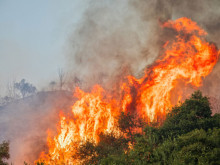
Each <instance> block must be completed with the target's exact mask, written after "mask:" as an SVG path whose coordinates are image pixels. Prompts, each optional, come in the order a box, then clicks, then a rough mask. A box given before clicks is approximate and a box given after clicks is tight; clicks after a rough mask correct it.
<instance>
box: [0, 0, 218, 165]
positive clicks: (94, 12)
mask: <svg viewBox="0 0 220 165" xmlns="http://www.w3.org/2000/svg"><path fill="white" fill-rule="evenodd" d="M88 6H89V7H88V9H87V10H86V11H85V13H84V15H83V17H82V19H81V21H80V22H79V23H78V24H77V28H76V30H75V31H73V32H72V35H70V36H69V40H68V43H67V46H66V52H65V54H66V55H65V56H66V59H67V66H66V67H67V70H68V72H69V73H70V75H71V76H70V77H71V78H73V79H74V80H77V81H78V80H79V81H80V82H81V83H82V87H83V88H85V89H87V88H90V87H91V86H93V85H94V84H96V83H99V84H101V85H102V86H104V87H105V88H111V87H112V84H113V83H115V81H117V80H118V79H119V78H121V77H123V76H126V75H129V74H132V75H134V76H136V77H141V76H142V74H143V72H144V70H145V68H146V67H147V66H148V65H150V64H152V62H153V61H154V60H155V59H156V58H157V57H158V55H159V54H160V53H161V46H162V45H163V44H164V43H165V41H166V40H167V39H169V38H170V36H172V33H170V32H169V31H162V29H161V27H160V23H161V22H163V21H166V20H168V19H177V18H180V17H188V18H190V19H192V20H193V21H195V22H197V23H198V25H199V26H201V27H202V28H203V29H205V30H206V31H207V32H208V36H207V38H208V40H209V41H212V42H214V43H215V44H216V45H217V46H218V47H219V46H220V37H219V36H220V28H219V27H220V22H219V20H220V10H219V9H220V1H219V0H193V1H192V0H184V1H183V0H166V1H165V0H145V1H144V0H120V1H118V0H105V1H99V0H91V1H90V3H89V5H88ZM71 78H70V79H71ZM219 82H220V63H218V64H217V65H216V66H215V67H214V69H213V72H212V73H211V74H210V75H209V76H207V78H206V79H205V80H204V86H203V87H202V90H203V91H204V92H205V93H206V94H209V95H212V96H215V97H217V98H219V93H220V87H219V84H218V83H219ZM73 86H74V85H73ZM40 98H41V99H40ZM42 98H43V99H42ZM71 99H72V98H71V97H69V96H68V97H67V96H63V95H60V94H59V95H58V96H55V95H54V94H50V95H49V96H48V94H43V96H39V95H38V96H35V97H34V98H32V99H28V100H26V99H24V100H21V102H19V103H17V102H16V103H13V104H11V105H9V106H7V107H4V108H3V109H0V113H1V115H0V129H1V130H0V132H1V136H0V140H1V141H2V140H10V147H11V150H10V153H11V161H12V162H19V163H15V164H22V163H23V161H24V160H26V161H30V162H31V161H34V160H35V159H36V158H37V156H38V155H37V154H39V152H40V151H42V148H45V146H44V145H42V143H43V144H45V143H46V142H45V141H46V136H47V133H46V131H47V129H48V128H50V129H54V130H55V129H56V128H54V127H55V126H56V123H57V121H58V118H59V115H58V114H59V110H60V109H63V110H64V109H67V110H69V109H68V107H70V105H71V104H72V101H70V100H71ZM64 105H65V106H66V107H64ZM38 144H40V145H38ZM36 153H37V154H36Z"/></svg>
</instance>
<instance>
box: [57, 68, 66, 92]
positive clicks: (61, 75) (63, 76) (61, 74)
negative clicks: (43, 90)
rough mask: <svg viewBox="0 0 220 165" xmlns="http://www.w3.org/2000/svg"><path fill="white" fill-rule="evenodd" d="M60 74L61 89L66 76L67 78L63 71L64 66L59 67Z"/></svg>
mask: <svg viewBox="0 0 220 165" xmlns="http://www.w3.org/2000/svg"><path fill="white" fill-rule="evenodd" d="M58 76H59V86H60V90H62V88H63V85H64V83H65V82H64V78H65V73H64V71H63V69H62V68H59V69H58Z"/></svg>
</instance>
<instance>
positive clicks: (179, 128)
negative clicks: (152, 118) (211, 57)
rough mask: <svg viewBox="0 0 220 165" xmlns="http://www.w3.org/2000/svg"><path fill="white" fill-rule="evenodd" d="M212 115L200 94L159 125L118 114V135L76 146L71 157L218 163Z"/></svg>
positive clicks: (218, 122) (138, 163)
mask: <svg viewBox="0 0 220 165" xmlns="http://www.w3.org/2000/svg"><path fill="white" fill-rule="evenodd" d="M211 114H212V111H211V107H210V103H209V100H208V98H207V97H204V96H202V93H201V92H200V91H196V92H195V93H193V94H192V96H191V97H190V98H189V99H187V100H185V102H184V103H181V104H179V105H178V106H175V107H173V108H172V110H171V111H170V113H168V114H167V117H166V120H165V121H164V123H163V124H162V125H161V124H158V123H150V124H146V123H144V122H143V121H142V120H141V119H139V118H138V117H137V116H136V115H135V114H134V113H133V114H132V113H121V115H120V116H119V118H118V128H119V129H120V131H121V132H122V134H121V135H116V134H113V133H110V134H100V135H99V138H100V139H99V143H97V144H95V143H93V142H91V141H87V142H86V143H83V144H81V145H79V146H78V148H77V153H75V154H73V158H74V159H78V160H80V162H81V163H82V164H102V165H109V164H114V165H127V164H129V165H144V164H156V165H157V164H161V165H172V164H173V165H176V164H180V165H181V164H213V165H216V164H220V157H219V155H220V114H215V115H214V116H212V115H211ZM40 164H41V165H43V164H44V163H40V162H39V165H40Z"/></svg>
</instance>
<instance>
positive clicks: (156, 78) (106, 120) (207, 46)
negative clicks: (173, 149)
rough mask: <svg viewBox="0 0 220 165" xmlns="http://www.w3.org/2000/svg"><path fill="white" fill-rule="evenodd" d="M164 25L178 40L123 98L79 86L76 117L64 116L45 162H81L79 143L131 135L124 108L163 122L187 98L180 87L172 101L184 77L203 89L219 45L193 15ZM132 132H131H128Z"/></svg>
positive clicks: (130, 81) (124, 85) (131, 82)
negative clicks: (121, 122) (121, 124)
mask: <svg viewBox="0 0 220 165" xmlns="http://www.w3.org/2000/svg"><path fill="white" fill-rule="evenodd" d="M162 26H163V28H169V29H170V30H173V31H175V34H176V36H175V38H174V39H173V40H172V41H167V42H166V44H165V45H164V51H163V54H162V55H160V56H159V58H158V59H157V60H156V61H155V63H154V64H153V65H152V66H150V67H149V68H147V70H146V72H145V75H144V76H143V77H142V78H140V79H136V78H135V77H133V76H128V77H127V79H126V81H122V82H121V84H120V89H121V90H120V92H119V93H120V99H118V98H117V97H115V98H114V97H113V96H115V95H116V94H113V95H112V93H110V92H109V91H105V90H104V89H103V88H101V87H100V86H99V85H96V86H95V87H94V88H93V90H92V91H91V92H90V93H88V92H84V91H82V90H80V89H79V88H76V92H75V96H76V97H77V98H78V100H77V101H76V102H75V103H74V104H73V106H72V114H73V116H74V117H73V118H72V119H71V118H67V117H65V116H61V119H60V123H59V124H60V127H59V128H58V134H57V135H56V136H54V137H51V136H50V137H49V138H48V147H49V151H48V154H45V153H42V154H41V157H40V159H39V160H40V161H43V162H45V163H46V164H60V163H64V164H78V163H80V161H79V160H78V159H74V158H73V157H72V155H74V154H75V153H77V152H78V151H77V146H78V145H79V144H84V143H86V142H88V141H89V142H91V141H94V143H95V144H99V142H100V139H101V138H100V136H99V135H100V134H104V135H106V134H109V133H112V134H114V136H121V135H125V134H124V133H123V131H121V130H120V129H118V127H117V124H118V123H117V120H116V119H117V117H118V116H119V115H120V114H121V112H124V113H125V114H128V113H135V114H136V115H137V116H138V118H141V119H142V120H143V121H144V122H145V123H152V122H159V123H162V122H163V121H164V120H165V118H166V114H167V112H169V111H167V110H168V109H171V108H172V107H173V106H174V105H175V104H176V103H177V101H180V100H181V91H179V93H176V95H177V97H178V99H177V101H176V102H175V103H172V102H171V94H172V90H173V89H174V88H175V87H176V86H177V85H178V80H182V81H183V82H184V85H185V86H187V85H191V86H195V87H199V86H200V85H201V84H202V78H203V77H205V76H207V75H208V74H209V73H210V72H211V71H212V69H213V67H214V65H215V64H216V63H217V60H218V58H219V50H218V49H217V47H216V46H215V45H214V44H211V43H208V42H207V41H206V40H205V37H204V36H205V35H206V32H205V31H204V30H203V29H201V28H200V27H199V26H198V25H197V24H196V23H195V22H193V21H191V20H190V19H188V18H179V19H177V20H175V21H167V22H165V23H164V24H163V25H162ZM197 115H198V116H200V115H201V114H197ZM207 115H209V114H207ZM132 129H133V128H132ZM131 132H132V130H129V131H128V132H127V135H128V134H129V133H131ZM125 136H126V135H125ZM88 145H89V146H91V145H90V144H89V143H88ZM91 148H92V146H91ZM131 148H132V146H131Z"/></svg>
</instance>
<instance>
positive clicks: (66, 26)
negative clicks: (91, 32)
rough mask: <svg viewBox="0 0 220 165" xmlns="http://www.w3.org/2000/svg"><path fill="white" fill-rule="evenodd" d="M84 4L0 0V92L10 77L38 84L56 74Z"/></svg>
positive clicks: (56, 0) (72, 0)
mask: <svg viewBox="0 0 220 165" xmlns="http://www.w3.org/2000/svg"><path fill="white" fill-rule="evenodd" d="M86 5H87V3H86V1H83V2H82V1H81V0H65V1H61V0H37V1H34V0H19V1H18V0H0V76H1V78H0V90H1V92H0V93H2V91H4V88H5V86H6V84H7V82H8V81H12V80H13V79H15V80H17V81H19V80H20V79H22V78H25V79H26V80H27V81H29V82H31V83H33V84H34V85H36V86H37V87H38V88H41V87H42V85H43V84H44V85H45V83H48V82H49V81H50V80H53V79H54V78H56V77H57V72H58V68H64V66H65V51H64V49H65V45H66V44H67V42H68V39H69V36H70V35H71V33H72V32H73V31H74V28H75V27H76V25H77V23H78V22H79V20H80V19H81V16H82V14H83V12H84V10H85V9H86V7H87V6H86Z"/></svg>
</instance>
